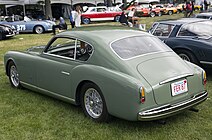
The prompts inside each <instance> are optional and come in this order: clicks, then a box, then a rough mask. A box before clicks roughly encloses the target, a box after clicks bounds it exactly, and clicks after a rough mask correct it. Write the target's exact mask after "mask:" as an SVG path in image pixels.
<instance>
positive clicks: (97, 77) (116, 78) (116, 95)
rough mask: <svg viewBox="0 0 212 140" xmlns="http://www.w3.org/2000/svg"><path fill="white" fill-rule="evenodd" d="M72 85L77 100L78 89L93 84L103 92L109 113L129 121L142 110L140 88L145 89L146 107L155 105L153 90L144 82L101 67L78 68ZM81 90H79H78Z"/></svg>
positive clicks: (73, 72) (86, 66)
mask: <svg viewBox="0 0 212 140" xmlns="http://www.w3.org/2000/svg"><path fill="white" fill-rule="evenodd" d="M71 79H72V80H71V81H72V83H71V84H70V85H71V86H72V87H71V89H72V91H71V93H75V94H72V96H73V97H71V98H73V99H76V100H77V96H78V95H77V94H80V92H78V93H77V87H78V85H80V86H81V83H82V82H84V81H85V82H88V81H89V82H93V83H95V84H96V85H97V86H98V87H99V88H100V89H101V91H102V93H103V96H104V98H105V101H106V106H107V109H108V112H109V113H110V114H111V115H113V116H116V117H120V118H124V119H127V120H136V119H137V113H138V111H139V110H140V109H141V103H140V94H139V88H140V87H141V86H143V87H145V91H146V94H147V99H148V102H147V103H146V104H142V106H143V107H144V108H145V107H146V106H149V105H152V104H155V101H154V97H153V96H152V95H153V94H151V93H152V89H151V87H150V86H149V84H148V83H147V82H146V81H145V80H144V79H141V80H138V79H135V78H133V77H131V76H129V75H127V74H124V73H121V72H118V71H113V70H110V69H106V68H104V67H99V66H94V65H93V66H91V65H83V66H78V67H76V68H75V69H74V70H73V71H72V74H71ZM78 90H79V89H78Z"/></svg>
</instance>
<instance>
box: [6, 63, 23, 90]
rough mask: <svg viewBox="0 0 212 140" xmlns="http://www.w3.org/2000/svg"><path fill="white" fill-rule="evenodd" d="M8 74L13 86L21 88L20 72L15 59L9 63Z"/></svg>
mask: <svg viewBox="0 0 212 140" xmlns="http://www.w3.org/2000/svg"><path fill="white" fill-rule="evenodd" d="M8 74H9V80H10V84H11V85H12V87H15V88H21V84H20V79H19V73H18V70H17V67H16V65H15V64H14V62H13V61H10V62H9V64H8Z"/></svg>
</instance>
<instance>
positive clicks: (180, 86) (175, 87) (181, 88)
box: [171, 79, 188, 96]
mask: <svg viewBox="0 0 212 140" xmlns="http://www.w3.org/2000/svg"><path fill="white" fill-rule="evenodd" d="M171 88H172V96H175V95H179V94H181V93H185V92H187V91H188V83H187V80H186V79H184V80H181V81H178V82H175V83H172V84H171Z"/></svg>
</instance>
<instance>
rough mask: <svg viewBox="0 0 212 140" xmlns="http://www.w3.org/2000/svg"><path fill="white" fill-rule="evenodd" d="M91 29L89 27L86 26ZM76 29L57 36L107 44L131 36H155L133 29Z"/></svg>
mask: <svg viewBox="0 0 212 140" xmlns="http://www.w3.org/2000/svg"><path fill="white" fill-rule="evenodd" d="M86 29H89V28H86ZM86 29H85V30H83V29H82V30H79V31H78V30H74V31H66V32H62V33H60V34H58V35H57V36H67V37H77V38H80V39H83V40H87V41H88V42H93V41H94V42H102V43H106V44H110V43H111V42H113V41H115V40H118V39H121V38H126V37H131V36H143V35H145V36H147V35H148V36H153V35H151V34H149V33H147V32H143V31H139V30H132V29H125V28H123V29H98V30H95V29H94V30H92V29H91V30H86Z"/></svg>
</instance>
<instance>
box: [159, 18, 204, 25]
mask: <svg viewBox="0 0 212 140" xmlns="http://www.w3.org/2000/svg"><path fill="white" fill-rule="evenodd" d="M206 20H207V19H200V18H181V19H177V20H165V21H159V22H158V23H164V24H175V25H182V24H186V23H192V22H201V21H206Z"/></svg>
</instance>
